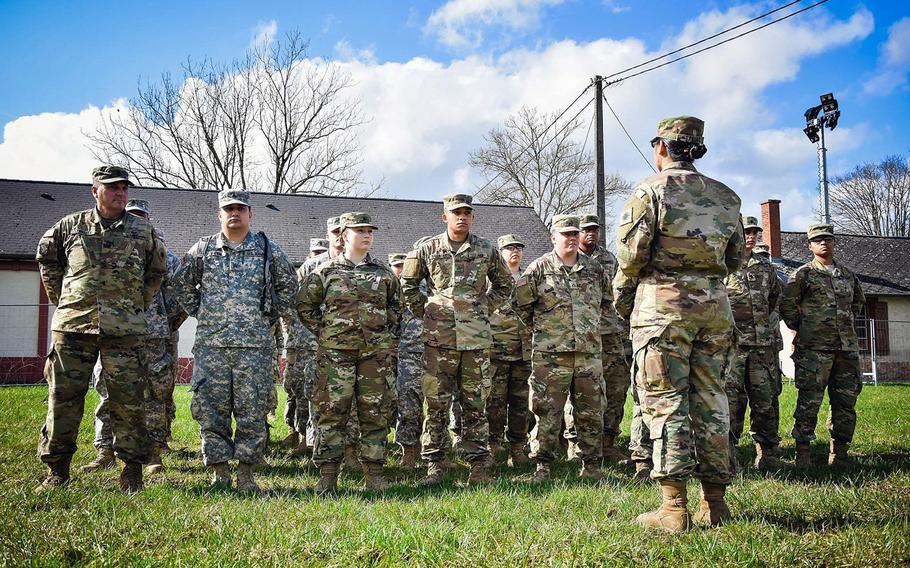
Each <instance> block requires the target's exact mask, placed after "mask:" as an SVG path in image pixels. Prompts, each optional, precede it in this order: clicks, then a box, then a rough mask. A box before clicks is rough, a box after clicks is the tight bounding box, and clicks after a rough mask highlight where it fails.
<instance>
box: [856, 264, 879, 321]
mask: <svg viewBox="0 0 910 568" xmlns="http://www.w3.org/2000/svg"><path fill="white" fill-rule="evenodd" d="M865 306H866V294H864V293H863V287H862V286H861V285H860V283H859V278H857V277H856V274H854V275H853V317H859V315H860V314H861V313H862V311H863V308H864V307H865ZM867 316H868V317H869V319H872V318H873V317H875V314H867Z"/></svg>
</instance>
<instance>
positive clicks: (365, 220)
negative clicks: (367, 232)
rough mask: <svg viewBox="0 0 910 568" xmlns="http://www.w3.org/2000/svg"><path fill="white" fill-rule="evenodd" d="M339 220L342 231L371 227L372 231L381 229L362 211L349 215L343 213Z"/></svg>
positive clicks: (349, 213)
mask: <svg viewBox="0 0 910 568" xmlns="http://www.w3.org/2000/svg"><path fill="white" fill-rule="evenodd" d="M338 220H339V222H340V223H341V230H342V231H343V230H345V229H355V228H357V227H370V228H371V229H379V227H377V226H376V225H374V224H373V220H372V219H370V215H369V214H367V213H364V212H362V211H350V212H348V213H342V214H341V216H340V217H339V218H338Z"/></svg>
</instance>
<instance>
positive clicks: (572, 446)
mask: <svg viewBox="0 0 910 568" xmlns="http://www.w3.org/2000/svg"><path fill="white" fill-rule="evenodd" d="M566 461H567V462H569V463H581V450H580V449H579V448H578V444H576V443H575V442H574V441H572V440H569V446H568V448H567V449H566Z"/></svg>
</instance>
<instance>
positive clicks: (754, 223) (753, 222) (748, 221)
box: [743, 217, 762, 231]
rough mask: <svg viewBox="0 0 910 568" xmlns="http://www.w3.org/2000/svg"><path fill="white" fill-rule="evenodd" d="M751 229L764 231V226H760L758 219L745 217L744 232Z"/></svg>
mask: <svg viewBox="0 0 910 568" xmlns="http://www.w3.org/2000/svg"><path fill="white" fill-rule="evenodd" d="M749 229H758V230H759V231H761V230H762V226H761V225H759V224H758V217H743V230H744V231H748V230H749Z"/></svg>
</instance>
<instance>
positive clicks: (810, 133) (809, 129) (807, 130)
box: [803, 126, 819, 144]
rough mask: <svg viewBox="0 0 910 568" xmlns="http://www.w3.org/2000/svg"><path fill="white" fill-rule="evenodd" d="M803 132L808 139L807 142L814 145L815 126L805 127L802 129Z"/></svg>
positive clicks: (816, 140)
mask: <svg viewBox="0 0 910 568" xmlns="http://www.w3.org/2000/svg"><path fill="white" fill-rule="evenodd" d="M803 132H805V133H806V136H807V137H808V138H809V142H812V143H813V144H815V143H816V142H818V140H819V138H818V127H817V126H807V127H805V128H803Z"/></svg>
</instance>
